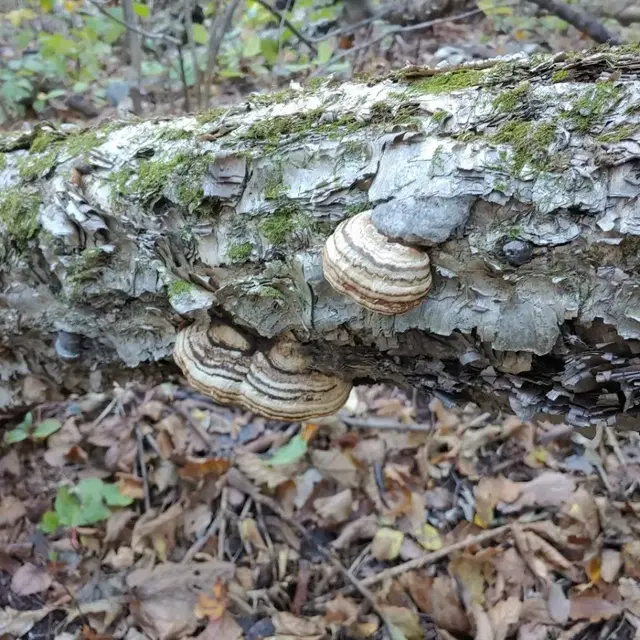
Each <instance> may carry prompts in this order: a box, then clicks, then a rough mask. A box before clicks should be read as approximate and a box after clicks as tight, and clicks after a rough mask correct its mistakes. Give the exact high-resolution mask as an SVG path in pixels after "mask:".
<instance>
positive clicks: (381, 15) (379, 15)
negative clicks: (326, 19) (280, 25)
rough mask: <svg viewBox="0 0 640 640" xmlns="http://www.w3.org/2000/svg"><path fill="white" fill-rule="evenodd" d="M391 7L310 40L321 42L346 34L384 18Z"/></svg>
mask: <svg viewBox="0 0 640 640" xmlns="http://www.w3.org/2000/svg"><path fill="white" fill-rule="evenodd" d="M391 11H392V10H391V9H383V10H382V11H379V12H378V13H376V14H375V15H373V16H371V17H370V18H365V19H364V20H360V22H356V23H355V24H350V25H347V26H344V27H340V28H339V29H334V30H333V31H329V32H328V33H324V34H322V35H321V36H318V37H317V38H313V39H312V40H311V42H322V41H323V40H329V38H335V37H337V36H348V35H349V34H350V33H353V32H354V31H357V30H358V29H359V28H360V27H366V26H367V25H369V24H371V23H372V22H375V21H376V20H380V19H381V18H384V17H385V16H386V15H388V14H389V13H391Z"/></svg>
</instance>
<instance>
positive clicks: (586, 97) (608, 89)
mask: <svg viewBox="0 0 640 640" xmlns="http://www.w3.org/2000/svg"><path fill="white" fill-rule="evenodd" d="M623 94H624V92H623V90H622V88H621V87H617V86H615V85H613V84H609V83H607V82H598V83H597V84H596V85H595V86H594V87H592V88H590V89H588V90H586V91H584V92H583V93H582V95H581V96H580V97H579V98H578V99H577V100H576V101H575V102H574V103H573V104H572V105H571V109H570V110H569V111H568V112H567V113H566V114H565V117H566V118H567V119H568V120H569V121H570V122H571V123H572V124H573V125H574V127H575V128H576V129H577V130H578V131H580V132H581V133H588V132H589V131H590V130H591V128H592V127H594V126H597V125H599V124H601V123H602V121H603V120H604V118H605V116H606V115H607V114H608V113H609V112H610V111H611V110H612V109H613V108H614V107H615V106H616V104H618V102H619V101H620V100H621V99H622V97H623Z"/></svg>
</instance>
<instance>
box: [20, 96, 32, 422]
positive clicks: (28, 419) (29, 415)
mask: <svg viewBox="0 0 640 640" xmlns="http://www.w3.org/2000/svg"><path fill="white" fill-rule="evenodd" d="M29 86H31V83H29ZM32 424H33V414H32V413H31V411H29V413H26V414H25V416H24V418H22V422H21V423H20V425H19V426H23V425H24V426H25V427H30V426H31V425H32Z"/></svg>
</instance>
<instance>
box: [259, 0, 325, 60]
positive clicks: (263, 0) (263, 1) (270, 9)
mask: <svg viewBox="0 0 640 640" xmlns="http://www.w3.org/2000/svg"><path fill="white" fill-rule="evenodd" d="M255 1H256V2H257V3H258V4H259V5H262V6H263V7H264V8H265V9H266V10H267V11H268V12H269V13H271V14H272V15H274V16H275V17H276V18H278V20H279V21H280V22H281V23H282V24H285V25H286V26H287V29H289V30H290V31H291V33H293V35H294V36H295V37H296V38H298V40H300V42H302V43H303V44H306V45H307V47H308V48H309V50H310V51H311V53H313V55H314V56H317V55H318V50H317V49H316V48H315V46H314V45H313V43H312V42H310V41H309V40H308V39H307V38H305V37H304V36H303V35H302V34H301V33H300V32H299V31H298V29H297V28H296V26H295V25H294V24H292V22H291V21H290V20H287V18H286V17H285V16H284V15H283V14H282V13H281V12H280V11H278V10H277V9H276V8H275V7H272V6H271V5H270V4H269V3H268V2H266V0H255Z"/></svg>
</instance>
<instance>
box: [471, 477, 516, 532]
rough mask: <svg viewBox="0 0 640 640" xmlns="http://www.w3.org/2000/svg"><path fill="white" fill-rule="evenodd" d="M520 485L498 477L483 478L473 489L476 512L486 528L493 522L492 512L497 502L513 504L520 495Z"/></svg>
mask: <svg viewBox="0 0 640 640" xmlns="http://www.w3.org/2000/svg"><path fill="white" fill-rule="evenodd" d="M520 491H521V484H520V483H519V482H513V481H512V480H509V479H507V478H504V477H502V476H499V477H497V478H493V477H483V478H480V482H478V484H477V485H476V487H475V489H474V492H473V493H474V495H475V498H476V512H477V514H478V517H479V518H480V520H481V521H482V523H483V526H485V527H486V526H487V525H488V524H489V523H490V522H491V521H492V520H493V510H494V509H495V507H496V505H497V504H498V503H499V502H515V500H517V498H518V496H519V495H520Z"/></svg>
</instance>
